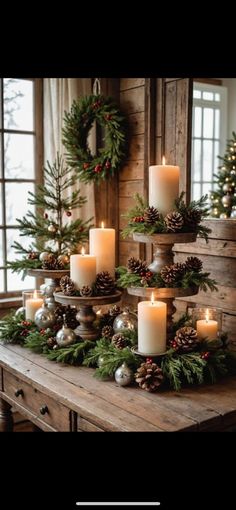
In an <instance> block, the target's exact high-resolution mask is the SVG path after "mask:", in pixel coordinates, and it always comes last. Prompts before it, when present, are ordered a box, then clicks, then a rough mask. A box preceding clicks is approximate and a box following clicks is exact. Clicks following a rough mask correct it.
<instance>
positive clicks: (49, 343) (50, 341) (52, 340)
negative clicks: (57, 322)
mask: <svg viewBox="0 0 236 510" xmlns="http://www.w3.org/2000/svg"><path fill="white" fill-rule="evenodd" d="M46 343H47V346H48V347H49V349H53V347H54V345H56V344H57V341H56V338H55V337H53V336H50V337H49V338H48V339H47V342H46Z"/></svg>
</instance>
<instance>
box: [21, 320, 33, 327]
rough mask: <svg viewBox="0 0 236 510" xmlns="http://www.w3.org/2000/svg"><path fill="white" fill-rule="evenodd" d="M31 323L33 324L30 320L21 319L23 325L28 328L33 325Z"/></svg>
mask: <svg viewBox="0 0 236 510" xmlns="http://www.w3.org/2000/svg"><path fill="white" fill-rule="evenodd" d="M31 324H32V322H30V321H21V326H25V327H26V328H28V327H29V326H31Z"/></svg>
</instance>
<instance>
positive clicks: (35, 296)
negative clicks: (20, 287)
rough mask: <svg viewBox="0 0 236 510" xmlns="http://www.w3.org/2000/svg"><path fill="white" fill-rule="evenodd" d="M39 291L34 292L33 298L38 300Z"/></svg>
mask: <svg viewBox="0 0 236 510" xmlns="http://www.w3.org/2000/svg"><path fill="white" fill-rule="evenodd" d="M37 296H38V295H37V290H35V291H34V294H33V298H34V299H36V298H37Z"/></svg>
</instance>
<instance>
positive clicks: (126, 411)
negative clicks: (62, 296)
mask: <svg viewBox="0 0 236 510" xmlns="http://www.w3.org/2000/svg"><path fill="white" fill-rule="evenodd" d="M0 366H1V367H3V368H4V369H6V370H10V371H11V373H13V374H15V375H16V376H18V377H20V378H21V379H22V380H23V381H25V382H27V383H29V384H31V385H32V386H33V387H34V388H37V389H38V390H41V391H43V392H44V393H45V394H47V395H49V396H51V397H52V398H54V399H55V400H56V401H58V402H60V403H62V404H64V405H65V406H67V407H69V408H70V409H72V410H74V411H76V412H77V413H78V414H79V416H81V417H82V418H84V419H86V420H88V421H90V422H91V423H93V424H94V425H96V426H98V427H100V428H101V429H103V430H105V431H124V432H130V431H134V432H138V431H146V432H163V431H168V432H171V431H193V432H194V431H195V432H197V431H213V430H227V428H230V427H233V426H234V425H235V428H236V377H230V378H225V379H223V380H222V381H221V382H220V383H217V384H215V385H204V386H198V387H194V388H185V389H183V390H181V391H180V392H175V391H159V392H157V393H148V392H146V391H144V390H141V389H139V388H138V387H135V386H128V387H123V388H122V387H119V386H118V385H117V384H116V382H114V381H105V382H104V381H100V380H98V379H97V378H95V377H94V370H93V369H90V368H86V367H81V366H80V367H74V366H68V365H63V364H61V363H55V362H53V361H49V360H48V359H46V358H45V357H44V356H42V355H40V354H34V353H32V352H31V351H30V350H28V349H26V348H22V347H20V346H17V345H4V346H3V345H0ZM0 385H1V382H0Z"/></svg>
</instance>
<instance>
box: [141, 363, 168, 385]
mask: <svg viewBox="0 0 236 510" xmlns="http://www.w3.org/2000/svg"><path fill="white" fill-rule="evenodd" d="M134 377H135V381H136V382H137V383H138V385H139V386H140V388H142V389H143V390H146V391H156V390H157V389H158V388H159V386H160V385H161V384H162V382H163V379H164V376H163V373H162V370H161V368H160V367H159V366H158V365H157V364H156V363H147V362H146V363H142V364H141V365H140V367H139V368H138V369H137V372H136V373H135V374H134Z"/></svg>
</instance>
